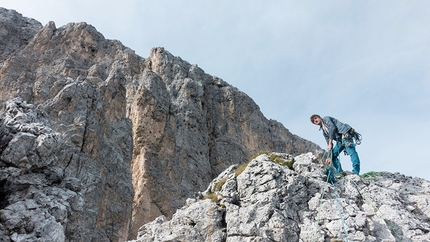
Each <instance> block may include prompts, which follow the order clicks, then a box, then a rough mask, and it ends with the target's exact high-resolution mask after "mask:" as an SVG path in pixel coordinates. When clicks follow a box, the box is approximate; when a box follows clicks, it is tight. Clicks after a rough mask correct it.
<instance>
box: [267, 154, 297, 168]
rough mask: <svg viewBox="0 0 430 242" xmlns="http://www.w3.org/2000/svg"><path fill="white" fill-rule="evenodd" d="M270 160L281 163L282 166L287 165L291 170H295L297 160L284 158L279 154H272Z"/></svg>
mask: <svg viewBox="0 0 430 242" xmlns="http://www.w3.org/2000/svg"><path fill="white" fill-rule="evenodd" d="M269 160H270V161H272V162H273V163H275V164H278V165H281V166H286V167H288V168H289V169H290V170H294V169H293V164H294V162H295V160H294V158H293V159H291V160H284V159H282V158H281V157H280V156H278V155H276V154H272V155H270V157H269Z"/></svg>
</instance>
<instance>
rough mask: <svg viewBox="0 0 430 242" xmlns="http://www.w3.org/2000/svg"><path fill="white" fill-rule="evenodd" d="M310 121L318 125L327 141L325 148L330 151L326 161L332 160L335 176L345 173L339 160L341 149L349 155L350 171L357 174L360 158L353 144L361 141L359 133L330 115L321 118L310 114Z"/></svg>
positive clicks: (338, 176) (358, 172)
mask: <svg viewBox="0 0 430 242" xmlns="http://www.w3.org/2000/svg"><path fill="white" fill-rule="evenodd" d="M311 122H312V123H313V124H315V125H318V126H320V130H321V129H322V130H323V135H324V138H325V139H326V141H327V149H328V150H329V152H332V156H331V160H330V159H329V160H327V161H326V162H330V161H331V162H332V164H333V167H334V169H335V174H336V176H337V178H340V177H342V176H344V175H345V173H344V172H343V170H342V165H341V164H340V161H339V154H340V153H341V152H342V151H344V152H345V154H346V155H349V156H350V157H351V162H352V172H353V173H354V174H356V175H359V174H360V158H358V153H357V151H356V150H355V146H356V144H357V145H359V144H360V143H361V135H360V134H359V133H357V132H356V131H355V130H354V129H353V128H352V127H351V126H349V125H348V124H344V123H341V122H340V121H339V120H337V119H335V118H333V117H330V116H325V117H324V118H321V116H319V115H318V114H314V115H312V116H311ZM333 140H335V141H336V146H335V147H334V148H333ZM354 141H355V142H354Z"/></svg>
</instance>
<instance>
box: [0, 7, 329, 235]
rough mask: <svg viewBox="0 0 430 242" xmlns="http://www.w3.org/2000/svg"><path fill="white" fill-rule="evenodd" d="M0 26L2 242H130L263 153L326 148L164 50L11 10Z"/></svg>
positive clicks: (1, 14) (1, 15)
mask: <svg viewBox="0 0 430 242" xmlns="http://www.w3.org/2000/svg"><path fill="white" fill-rule="evenodd" d="M14 21H15V22H17V23H19V24H16V25H14ZM0 26H2V28H3V27H4V29H1V31H0V32H1V33H0V42H1V43H2V45H1V47H4V50H5V51H4V52H2V55H1V59H0V60H1V62H0V106H1V107H4V108H2V109H1V110H0V185H1V186H0V198H1V203H0V213H1V216H0V220H1V223H0V237H1V238H5V240H6V241H7V240H8V239H9V240H14V241H25V240H27V241H38V240H39V241H44V240H45V241H48V240H50V241H63V240H67V241H124V240H125V239H127V238H128V237H129V235H132V236H133V237H135V236H136V234H137V230H138V229H139V227H140V226H141V225H142V224H144V223H147V222H150V221H152V220H153V219H155V218H157V217H159V216H160V215H164V216H166V217H168V218H169V217H171V216H172V214H173V213H174V212H175V211H176V209H178V208H180V207H182V206H183V205H184V204H185V202H186V198H188V197H190V196H192V195H193V194H194V193H195V192H196V191H201V190H203V189H204V188H205V187H207V185H208V184H209V183H210V182H211V181H212V180H213V178H215V177H217V176H218V174H219V173H220V172H222V171H224V170H225V169H226V168H227V167H229V166H231V165H232V164H242V163H245V162H247V161H248V160H249V158H250V157H251V156H252V155H253V154H255V153H257V152H258V151H261V150H271V151H277V152H285V153H291V154H294V155H296V154H301V153H304V152H309V151H312V152H314V153H317V152H319V151H320V150H321V149H320V148H319V147H318V146H317V145H316V144H314V143H312V142H310V141H307V140H304V139H302V138H300V137H298V136H297V135H294V134H292V133H291V132H289V130H287V129H286V128H285V127H284V126H283V125H282V124H281V123H279V122H276V121H274V120H268V119H267V118H265V117H264V115H263V114H262V113H261V111H260V109H259V107H258V105H257V104H256V103H255V102H254V101H253V100H252V99H251V98H250V97H249V96H247V95H246V94H245V93H243V92H241V91H240V90H238V89H237V88H235V87H233V86H231V85H229V84H228V83H226V82H224V81H223V80H221V79H220V78H217V77H215V76H212V75H209V74H207V73H205V72H204V71H203V70H202V69H201V68H199V67H198V66H197V65H193V64H190V63H188V62H186V61H184V60H182V59H181V58H180V57H176V56H173V55H172V54H171V53H169V52H168V51H166V50H164V48H162V47H159V48H154V49H153V50H152V51H151V53H150V56H149V58H146V59H145V58H142V57H140V56H138V55H136V54H135V53H134V51H133V50H131V49H129V48H127V47H125V46H123V45H122V44H121V42H119V41H116V40H108V39H105V38H104V37H103V35H102V34H101V33H99V32H97V30H96V29H95V28H94V27H93V26H91V25H88V24H86V23H70V24H67V25H65V26H62V27H59V28H57V27H56V26H55V23H54V22H49V23H48V24H46V25H45V26H43V27H42V26H41V25H40V23H38V22H37V21H33V20H31V19H27V18H24V17H22V15H20V14H18V13H16V12H14V11H9V10H4V9H2V10H1V11H0ZM3 44H4V45H3Z"/></svg>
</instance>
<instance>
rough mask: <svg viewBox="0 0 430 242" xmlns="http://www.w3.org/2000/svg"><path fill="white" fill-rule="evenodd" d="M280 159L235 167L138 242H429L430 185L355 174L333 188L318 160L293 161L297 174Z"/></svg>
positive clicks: (391, 176)
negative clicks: (241, 170) (243, 167)
mask: <svg viewBox="0 0 430 242" xmlns="http://www.w3.org/2000/svg"><path fill="white" fill-rule="evenodd" d="M274 156H275V157H279V158H280V159H282V160H283V161H289V160H292V156H290V155H287V154H281V153H276V154H262V155H260V156H258V157H256V158H255V159H253V160H252V161H251V162H250V163H249V164H248V165H247V167H246V169H245V170H244V171H243V172H241V173H240V172H238V170H239V169H238V166H231V167H230V168H228V169H227V170H225V171H224V172H223V173H221V174H220V175H219V176H218V177H217V178H216V179H214V180H213V182H212V183H211V184H210V185H209V187H208V189H207V190H206V191H204V192H202V193H201V194H200V196H199V197H198V198H194V199H188V200H187V204H186V205H185V206H184V207H182V208H181V209H179V210H178V211H177V212H176V213H175V214H174V215H173V217H172V219H171V220H168V219H166V218H165V217H164V216H161V217H158V218H157V219H155V220H154V221H153V222H150V223H147V224H145V225H144V226H142V227H141V228H140V230H139V233H138V237H137V239H135V240H133V241H134V242H146V241H228V242H234V241H238V242H239V241H346V238H347V239H348V241H393V242H394V241H430V233H429V231H430V224H429V223H430V220H429V218H430V204H429V201H430V182H428V181H425V180H423V179H420V178H412V177H406V176H404V175H401V174H398V173H396V174H390V173H374V174H373V175H372V176H367V179H362V178H360V177H359V176H357V175H354V174H352V173H350V174H349V175H347V176H346V177H342V178H340V179H338V180H337V182H336V183H334V184H333V185H332V184H329V183H327V182H325V180H326V176H325V175H324V169H323V166H322V165H320V164H319V162H318V160H317V159H316V158H315V156H314V155H313V154H311V153H308V154H303V155H299V156H296V157H294V160H295V162H294V165H293V170H291V169H289V168H288V167H286V166H282V165H279V164H275V163H274V162H273V160H275V159H273V157H274ZM277 161H279V160H277Z"/></svg>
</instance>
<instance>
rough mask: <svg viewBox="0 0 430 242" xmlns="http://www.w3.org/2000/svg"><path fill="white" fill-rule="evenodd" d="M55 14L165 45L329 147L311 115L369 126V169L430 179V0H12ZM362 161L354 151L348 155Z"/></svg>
mask: <svg viewBox="0 0 430 242" xmlns="http://www.w3.org/2000/svg"><path fill="white" fill-rule="evenodd" d="M0 6H1V7H4V8H8V9H14V10H16V11H17V12H19V13H21V14H23V15H24V16H26V17H30V18H33V19H36V20H37V21H39V22H41V23H42V24H43V25H46V24H47V23H48V22H49V21H53V22H55V24H56V26H57V28H59V27H61V26H63V25H65V24H67V23H69V22H86V23H88V24H91V25H93V26H94V27H95V28H96V29H97V30H98V31H99V32H101V33H102V34H103V35H104V37H105V38H107V39H116V40H119V41H121V42H122V43H123V44H124V45H125V46H127V47H129V48H131V49H133V50H134V51H135V52H136V54H138V55H140V56H142V57H144V58H147V57H149V53H150V50H151V48H153V47H159V46H161V47H164V48H165V49H166V50H167V51H169V52H170V53H172V54H173V55H175V56H180V57H181V58H182V59H183V60H186V61H188V62H189V63H191V64H197V65H198V66H199V67H200V68H202V69H203V70H204V71H205V72H206V73H208V74H211V75H214V76H217V77H219V78H221V79H223V80H224V81H226V82H228V83H229V84H231V85H233V86H234V87H237V88H238V89H239V90H241V91H243V92H245V93H246V94H247V95H249V96H250V97H251V98H252V99H253V100H254V101H255V102H256V103H257V104H258V106H259V107H260V109H261V111H262V112H263V114H264V115H265V116H266V117H267V118H268V119H274V120H277V121H279V122H281V123H282V124H283V125H284V126H285V127H286V128H287V129H288V130H290V132H292V133H294V134H296V135H298V136H300V137H303V138H305V139H308V140H310V141H313V142H315V143H317V144H318V145H320V146H321V147H322V148H324V149H326V148H327V146H326V143H325V139H324V138H323V136H322V134H321V132H320V131H319V130H318V126H315V125H313V124H312V123H311V122H310V119H309V117H310V116H311V115H312V114H314V113H316V114H319V115H321V116H332V117H335V118H337V119H339V120H340V121H341V122H344V123H348V124H349V125H351V126H352V127H354V128H355V129H356V130H357V131H358V132H359V133H361V135H362V136H363V141H362V144H361V145H359V146H357V151H358V153H359V156H360V159H361V173H366V172H370V171H376V172H380V171H387V172H391V173H395V172H399V173H401V174H404V175H406V176H411V177H420V178H424V179H426V180H428V181H430V128H429V125H430V1H427V0H422V1H420V0H414V1H398V0H380V1H373V0H360V1H351V0H338V1H336V0H325V1H317V0H309V1H308V0H306V1H290V0H278V1H276V0H267V1H257V0H236V1H232V0H229V1H225V0H217V1H204V0H188V1H185V0H152V1H150V0H123V1H117V0H116V1H111V0H103V1H95V0H93V1H89V0H73V1H72V0H38V1H34V0H0ZM340 159H341V162H342V166H343V168H344V170H349V171H351V170H352V168H351V162H350V159H349V157H347V156H343V155H341V157H340Z"/></svg>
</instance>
